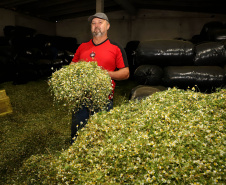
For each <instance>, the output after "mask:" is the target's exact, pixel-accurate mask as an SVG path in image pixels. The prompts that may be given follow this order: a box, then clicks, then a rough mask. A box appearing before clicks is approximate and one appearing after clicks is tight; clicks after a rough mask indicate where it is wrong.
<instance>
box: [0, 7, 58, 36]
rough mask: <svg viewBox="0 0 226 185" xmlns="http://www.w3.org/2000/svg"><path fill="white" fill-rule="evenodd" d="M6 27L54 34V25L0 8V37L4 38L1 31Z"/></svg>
mask: <svg viewBox="0 0 226 185" xmlns="http://www.w3.org/2000/svg"><path fill="white" fill-rule="evenodd" d="M8 25H10V26H25V27H28V28H33V29H35V30H37V33H41V34H47V35H55V34H56V24H55V23H52V22H48V21H44V20H41V19H38V18H35V17H31V16H27V15H23V14H20V13H16V12H14V11H10V10H5V9H2V8H0V36H4V32H3V29H4V27H5V26H8Z"/></svg>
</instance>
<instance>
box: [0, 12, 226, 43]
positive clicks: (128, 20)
mask: <svg viewBox="0 0 226 185" xmlns="http://www.w3.org/2000/svg"><path fill="white" fill-rule="evenodd" d="M0 15H1V16H0V36H3V35H4V33H3V28H4V27H5V26H6V25H13V26H15V25H16V26H25V27H29V28H33V29H35V30H37V33H41V34H46V35H58V36H65V37H75V38H77V40H78V43H82V42H84V41H87V40H89V39H90V38H91V34H90V25H89V23H88V22H87V18H88V16H86V17H81V18H76V19H68V20H64V21H59V22H57V23H53V22H48V21H44V20H41V19H38V18H35V17H30V16H27V15H22V14H19V13H16V12H13V11H10V10H5V9H1V8H0ZM107 15H108V17H109V19H110V23H111V28H110V30H109V37H110V38H111V39H113V40H114V41H116V42H118V43H119V44H121V45H122V46H123V47H125V46H126V43H127V42H128V41H131V40H139V41H143V40H152V39H172V38H184V39H190V38H191V37H192V36H193V35H197V34H199V33H200V31H201V29H202V27H203V25H204V24H205V23H207V22H210V21H222V22H223V23H225V22H226V15H212V14H206V13H189V12H178V11H165V10H140V11H138V13H137V15H136V16H129V15H128V14H127V13H126V12H124V11H117V12H111V13H107Z"/></svg>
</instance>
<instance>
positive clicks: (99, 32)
mask: <svg viewBox="0 0 226 185" xmlns="http://www.w3.org/2000/svg"><path fill="white" fill-rule="evenodd" d="M88 21H89V22H91V32H92V36H93V38H92V39H91V40H90V41H89V42H86V43H82V44H81V45H80V46H79V47H78V49H77V51H76V53H75V55H74V58H73V59H72V62H71V64H73V63H75V62H78V61H80V60H83V61H87V62H89V61H96V62H97V64H98V65H99V66H102V67H103V68H104V69H106V70H107V71H108V73H109V75H110V77H111V79H112V85H113V93H114V88H115V81H114V80H125V79H128V78H129V67H128V62H127V57H126V54H125V51H124V49H123V48H122V47H120V46H119V45H118V44H116V43H115V42H112V41H111V40H110V39H108V36H107V32H108V30H109V28H110V23H109V20H108V17H107V15H106V14H104V13H96V14H94V15H92V16H90V17H89V18H88ZM113 93H112V96H109V105H108V107H107V110H108V111H109V110H110V109H112V108H113ZM92 114H93V113H92ZM89 116H90V113H89V110H88V108H87V107H83V108H81V109H80V110H79V111H78V112H76V113H74V114H73V115H72V125H71V138H72V140H71V142H72V143H73V141H74V139H73V138H76V137H77V131H78V129H81V128H82V127H84V126H85V124H86V123H87V120H88V118H89Z"/></svg>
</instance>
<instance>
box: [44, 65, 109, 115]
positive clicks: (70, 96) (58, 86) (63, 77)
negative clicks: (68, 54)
mask: <svg viewBox="0 0 226 185" xmlns="http://www.w3.org/2000/svg"><path fill="white" fill-rule="evenodd" d="M48 85H49V87H50V92H51V94H52V95H53V97H54V103H63V106H65V107H67V108H68V110H69V112H72V111H75V112H76V111H78V109H79V108H80V107H81V106H82V105H85V106H87V107H88V108H89V109H90V110H91V111H92V110H96V109H103V108H104V107H106V104H107V103H108V99H109V98H108V97H109V95H110V94H111V93H112V81H111V77H110V76H109V74H108V72H107V70H104V69H102V68H101V67H100V66H98V65H97V62H85V61H80V62H77V63H75V64H73V65H67V66H64V67H62V68H61V69H60V70H58V71H55V72H54V73H53V74H52V76H51V77H50V79H49V80H48Z"/></svg>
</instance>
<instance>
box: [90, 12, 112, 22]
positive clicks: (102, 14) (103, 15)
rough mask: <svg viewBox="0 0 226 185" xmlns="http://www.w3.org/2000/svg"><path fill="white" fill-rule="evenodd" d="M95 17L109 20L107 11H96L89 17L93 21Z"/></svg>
mask: <svg viewBox="0 0 226 185" xmlns="http://www.w3.org/2000/svg"><path fill="white" fill-rule="evenodd" d="M94 18H99V19H104V20H106V21H108V22H109V20H108V17H107V15H106V14H105V13H95V14H94V15H91V16H90V17H89V18H88V21H89V22H91V21H92V20H93V19H94Z"/></svg>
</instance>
